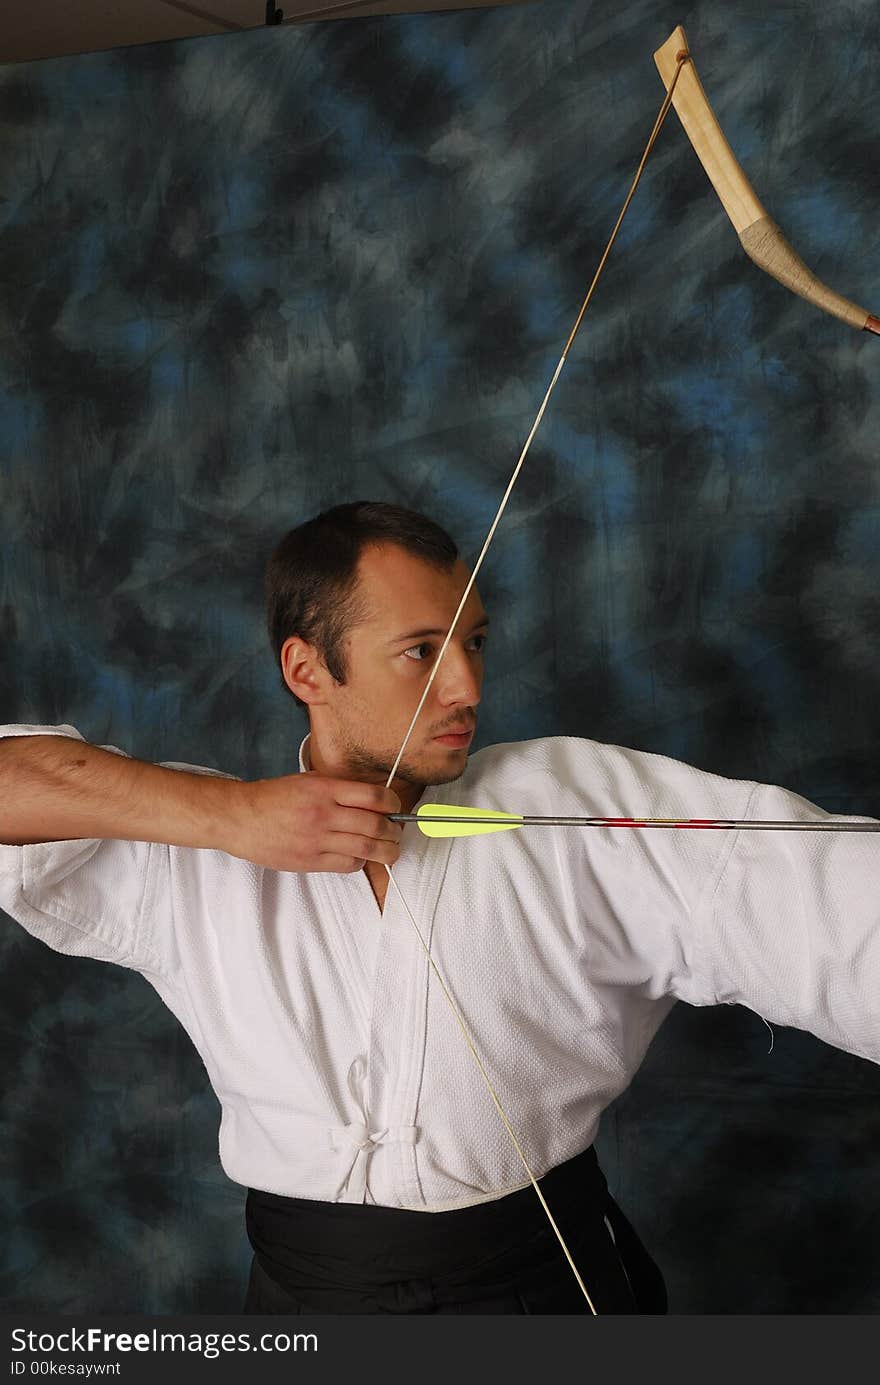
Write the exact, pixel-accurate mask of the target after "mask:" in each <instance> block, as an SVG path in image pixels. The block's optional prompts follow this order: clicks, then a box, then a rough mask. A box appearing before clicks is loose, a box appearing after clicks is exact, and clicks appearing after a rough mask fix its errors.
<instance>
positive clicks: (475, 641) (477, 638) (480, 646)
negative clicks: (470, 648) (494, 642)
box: [468, 635, 489, 654]
mask: <svg viewBox="0 0 880 1385" xmlns="http://www.w3.org/2000/svg"><path fill="white" fill-rule="evenodd" d="M488 638H489V637H488V635H473V636H472V637H471V639H470V640H469V641H468V643H469V644H472V645H474V646H475V649H474V653H475V654H482V652H483V650H484V649H485V648H486V640H487V639H488Z"/></svg>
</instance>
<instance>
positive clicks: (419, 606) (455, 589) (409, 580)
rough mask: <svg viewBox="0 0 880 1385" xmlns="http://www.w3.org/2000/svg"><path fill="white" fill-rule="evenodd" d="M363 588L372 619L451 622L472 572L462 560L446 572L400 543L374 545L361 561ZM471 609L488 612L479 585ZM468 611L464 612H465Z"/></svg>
mask: <svg viewBox="0 0 880 1385" xmlns="http://www.w3.org/2000/svg"><path fill="white" fill-rule="evenodd" d="M357 572H358V589H359V593H360V595H361V596H363V597H365V598H366V600H367V603H368V606H369V612H368V614H367V619H368V620H381V621H382V622H383V623H384V621H385V620H386V619H387V620H390V621H394V622H395V623H397V622H400V621H401V620H402V621H403V624H404V625H406V623H407V622H408V621H409V622H410V623H412V620H413V618H415V620H416V622H417V623H420V624H421V623H431V620H430V617H432V616H433V617H435V618H436V623H437V624H438V625H439V624H442V622H443V620H444V619H445V620H446V622H447V624H448V623H449V621H450V620H451V619H452V617H453V615H454V614H455V610H456V607H457V606H458V603H459V601H460V600H461V597H462V594H463V592H464V589H465V587H466V586H467V584H468V579H469V577H470V570H469V569H468V567H467V566H466V565H465V564H464V563H463V562H462V561H461V559H457V560H456V562H455V563H454V564H453V566H452V567H451V568H450V569H449V570H448V571H444V570H443V569H442V568H439V567H435V566H434V564H433V563H427V562H425V561H424V559H422V558H417V557H416V556H415V554H413V553H408V552H407V551H406V549H404V548H400V547H398V545H397V544H390V543H383V544H370V545H368V546H367V547H366V548H365V549H364V550H363V552H362V553H361V556H360V558H359V560H358V568H357ZM465 611H466V612H467V614H468V616H469V617H470V616H471V613H472V612H473V613H475V615H474V616H473V617H472V619H478V618H479V616H480V615H481V614H482V611H483V603H482V602H481V600H480V597H479V593H478V592H477V589H476V584H475V585H474V587H473V588H472V590H471V592H470V595H469V596H468V600H467V604H466V607H465ZM463 614H464V613H463Z"/></svg>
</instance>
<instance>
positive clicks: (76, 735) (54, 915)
mask: <svg viewBox="0 0 880 1385" xmlns="http://www.w3.org/2000/svg"><path fill="white" fill-rule="evenodd" d="M6 736H68V737H70V738H71V739H74V740H80V741H84V740H85V737H84V736H82V735H81V734H80V732H79V731H77V730H76V728H75V727H73V726H67V725H59V726H24V725H9V726H0V737H6ZM100 749H101V750H108V751H111V752H112V753H113V754H114V755H125V756H126V758H131V757H130V756H127V752H126V751H124V750H120V749H119V748H118V747H117V746H114V745H103V746H101V747H100ZM165 767H166V768H177V769H187V770H190V771H191V772H195V773H205V774H220V772H219V771H216V770H208V769H203V768H202V767H201V766H196V765H183V764H178V763H176V762H175V763H172V762H168V763H167V764H166V766H165ZM221 777H224V778H233V777H234V776H232V775H221ZM0 909H2V910H4V911H5V912H6V913H7V914H8V915H9V916H10V917H11V918H12V919H15V920H16V922H18V923H20V924H21V925H22V927H23V928H25V929H26V930H27V932H28V933H30V934H31V935H32V937H34V938H38V939H39V940H40V941H41V942H43V943H45V944H46V946H47V947H51V948H52V949H53V951H55V952H63V953H67V954H68V955H70V956H73V957H92V958H94V959H95V960H97V961H102V962H115V963H116V964H117V965H118V966H123V967H130V968H132V969H133V970H135V971H139V972H142V973H143V974H145V975H147V976H150V975H158V976H159V977H164V978H165V979H170V978H171V977H172V976H173V974H174V973H175V972H176V971H177V970H178V966H179V958H178V955H177V948H176V944H175V939H174V933H173V910H172V900H171V880H170V854H169V851H168V848H167V847H166V846H163V845H161V844H157V843H151V842H129V841H116V840H106V839H83V840H80V841H59V842H39V843H36V844H34V845H31V846H0Z"/></svg>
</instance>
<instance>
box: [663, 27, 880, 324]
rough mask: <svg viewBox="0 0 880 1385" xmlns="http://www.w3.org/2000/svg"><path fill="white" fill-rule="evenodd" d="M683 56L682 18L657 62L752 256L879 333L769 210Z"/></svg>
mask: <svg viewBox="0 0 880 1385" xmlns="http://www.w3.org/2000/svg"><path fill="white" fill-rule="evenodd" d="M683 57H684V58H687V59H690V49H689V48H688V41H687V38H686V36H685V32H684V29H683V28H682V27H681V25H680V24H679V26H678V28H677V29H674V30H673V32H672V33H671V34H670V35H669V38H668V39H667V40H666V42H665V43H664V44H663V46H662V48H658V49H657V52H656V53H655V54H654V62H655V63H656V64H657V71H658V72H659V73H660V76H661V78H662V81H663V85H664V86H665V87H666V90H667V92H668V91H669V90H670V89H671V88H672V85H673V82H675V90H674V91H673V92H672V104H673V106H674V107H675V111H676V114H677V115H678V118H679V120H680V121H681V123H682V125H683V126H684V128H685V133H686V134H687V137H688V139H689V140H690V142H691V144H692V145H693V146H694V150H695V152H696V155H697V158H698V159H699V160H700V163H701V164H702V165H703V167H704V169H705V170H706V173H707V174H708V175H709V181H710V182H711V184H712V186H713V188H714V189H715V191H716V192H717V194H718V199H719V201H720V202H721V205H722V207H723V208H724V210H725V211H726V212H727V215H728V216H729V217H730V219H731V221H732V222H733V227H734V230H735V231H736V233H737V235H738V236H739V239H740V244H741V245H742V248H743V250H745V252H746V254H747V255H748V257H749V259H751V260H754V262H755V264H756V265H757V266H758V268H759V269H763V270H764V271H765V272H766V273H767V274H769V275H771V276H772V278H774V279H778V281H779V283H780V284H784V285H785V287H786V288H787V289H791V291H792V293H797V294H799V295H800V296H801V298H806V300H807V302H808V303H813V304H815V306H816V307H817V308H820V309H822V311H823V312H826V313H831V314H832V316H834V317H839V318H840V319H841V320H842V321H843V322H846V323H848V324H849V326H850V327H855V328H856V329H857V330H858V331H864V332H876V333H877V335H878V336H880V318H878V317H874V315H873V314H872V313H869V312H866V311H865V309H864V308H860V307H859V306H858V304H857V303H851V302H850V300H849V299H848V298H844V297H843V296H842V295H841V294H839V293H835V292H834V289H830V288H829V287H828V285H827V284H823V283H822V280H821V279H817V278H816V275H815V274H814V273H813V271H812V270H811V269H810V268H809V267H808V266H807V265H805V264H804V262H803V260H802V259H801V257H800V255H798V254H797V252H796V251H795V250H794V249H792V247H791V245H790V244H789V242H788V241H787V240H786V239H785V236H784V235H783V234H782V232H781V231H780V229H779V227H778V226H777V225H776V222H775V221H773V220H772V219H771V218H770V217H769V216H768V215H767V213H766V211H765V210H764V208H763V206H762V205H761V203H760V202H759V201H758V198H757V196H756V194H755V189H754V188H753V187H752V185H751V183H750V182H749V180H748V178H747V177H746V175H745V174H744V173H743V171H742V168H741V167H740V165H739V163H738V162H737V158H736V155H735V154H734V152H733V150H732V149H731V147H730V145H729V144H728V143H727V140H726V139H725V137H724V131H723V130H722V128H721V126H720V125H719V124H718V121H717V119H716V117H715V113H714V111H713V110H712V107H711V106H710V105H709V101H708V98H707V96H706V93H705V91H704V90H703V84H702V82H701V81H700V79H699V77H698V76H697V70H696V68H695V67H694V64H693V60H692V59H690V61H688V62H687V64H686V66H685V67H684V68H683V69H682V71H681V73H680V74H679V67H680V64H681V61H682V58H683Z"/></svg>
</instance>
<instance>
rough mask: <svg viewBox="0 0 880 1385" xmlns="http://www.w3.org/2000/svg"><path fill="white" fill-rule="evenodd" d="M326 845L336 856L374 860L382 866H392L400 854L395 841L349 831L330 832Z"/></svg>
mask: <svg viewBox="0 0 880 1385" xmlns="http://www.w3.org/2000/svg"><path fill="white" fill-rule="evenodd" d="M327 846H328V848H329V850H330V851H331V852H332V853H333V854H334V855H336V856H352V857H359V858H360V859H361V860H362V861H376V862H377V863H378V864H380V865H383V866H393V865H394V862H395V861H396V860H397V859H398V857H399V856H400V846H399V845H398V843H397V842H386V841H378V842H377V841H374V840H373V838H372V837H364V836H361V835H357V834H353V833H351V832H331V833H330V835H329V837H328V838H327Z"/></svg>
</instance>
